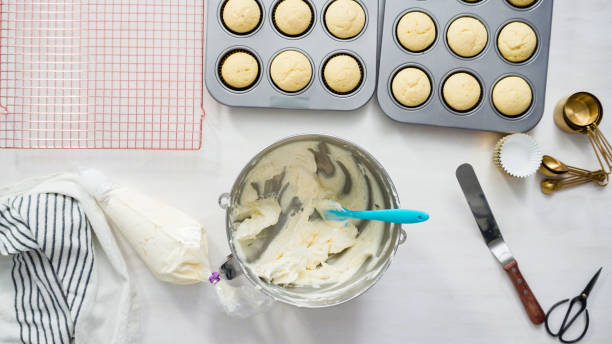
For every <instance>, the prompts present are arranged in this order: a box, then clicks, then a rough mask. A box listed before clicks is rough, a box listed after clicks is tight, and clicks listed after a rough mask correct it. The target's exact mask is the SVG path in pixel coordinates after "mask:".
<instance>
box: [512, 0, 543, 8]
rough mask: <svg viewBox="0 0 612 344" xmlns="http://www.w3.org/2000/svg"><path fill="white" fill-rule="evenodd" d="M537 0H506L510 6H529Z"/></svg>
mask: <svg viewBox="0 0 612 344" xmlns="http://www.w3.org/2000/svg"><path fill="white" fill-rule="evenodd" d="M536 1H537V0H508V2H509V3H510V4H511V5H512V6H516V7H529V6H531V5H533V4H534V3H535V2H536Z"/></svg>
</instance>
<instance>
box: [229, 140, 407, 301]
mask: <svg viewBox="0 0 612 344" xmlns="http://www.w3.org/2000/svg"><path fill="white" fill-rule="evenodd" d="M301 141H315V142H324V143H326V144H330V145H335V146H337V147H340V148H342V149H344V150H346V151H348V152H350V153H351V154H352V155H353V158H354V159H356V161H357V162H358V163H359V164H361V165H362V166H363V167H364V168H366V169H367V170H368V171H369V172H370V174H371V175H372V176H373V179H374V180H373V181H372V182H373V183H377V184H378V186H379V188H380V190H381V192H382V195H383V200H384V204H382V205H381V206H382V207H384V208H399V207H400V203H399V199H398V196H397V192H396V190H395V187H394V186H393V183H392V182H391V178H389V175H388V174H387V172H386V171H385V169H384V168H383V167H382V166H381V165H380V163H378V161H376V159H374V157H372V156H371V155H370V154H369V153H367V152H366V151H365V150H363V149H362V148H360V147H358V146H357V145H355V144H353V143H350V142H348V141H344V140H341V139H339V138H336V137H332V136H324V135H300V136H294V137H289V138H286V139H283V140H281V141H278V142H276V143H274V144H273V145H271V146H269V147H267V148H266V149H264V150H263V151H261V152H260V153H259V154H257V155H256V156H255V157H254V158H253V159H251V161H249V163H248V164H247V165H246V166H245V167H244V168H243V170H242V172H240V174H239V175H238V178H237V179H236V181H235V182H234V185H233V187H232V190H231V193H229V194H223V195H221V197H220V198H219V205H220V206H221V207H222V208H223V209H226V232H227V240H228V243H229V246H230V249H231V252H232V254H231V255H230V256H229V258H228V261H227V262H226V263H225V264H223V266H222V267H221V272H222V274H224V275H225V277H226V278H227V279H233V278H235V277H236V276H238V275H240V274H244V275H245V276H246V278H247V280H248V281H249V282H250V283H251V284H253V286H255V288H257V289H259V290H261V291H262V292H264V293H265V294H267V295H268V296H270V297H271V298H273V299H274V300H276V301H279V302H283V303H286V304H290V305H294V306H298V307H308V308H320V307H330V306H334V305H338V304H341V303H344V302H347V301H349V300H351V299H353V298H355V297H357V296H359V295H361V294H363V293H364V292H365V291H366V290H368V289H369V288H371V287H372V286H373V285H374V284H376V282H377V281H378V280H379V279H380V278H381V277H382V275H383V273H384V272H385V271H386V269H387V268H388V267H389V265H390V264H391V260H392V259H393V256H394V255H395V252H396V250H397V247H398V246H399V245H400V244H402V243H403V242H404V241H405V239H406V233H405V231H404V230H403V229H402V228H401V226H400V225H398V224H390V223H386V224H385V229H384V230H385V234H384V238H383V240H382V243H381V246H380V248H379V252H378V257H379V259H378V261H377V263H376V264H374V266H372V267H369V268H368V269H367V270H366V269H365V266H366V264H364V265H363V266H362V268H361V269H360V270H359V271H358V272H357V273H356V274H355V275H354V276H353V277H352V278H351V279H350V280H348V281H346V282H345V283H342V284H341V285H339V286H334V287H333V288H313V287H283V286H278V285H274V284H271V283H268V282H266V281H264V280H262V279H260V278H259V277H258V276H256V275H255V274H253V273H252V272H251V271H250V270H249V269H248V268H247V267H246V266H245V264H244V263H243V262H242V261H241V260H240V259H239V258H238V257H239V256H238V255H237V254H236V248H235V246H234V241H233V238H232V235H233V231H234V229H233V227H232V223H231V214H232V210H233V208H234V206H235V205H236V203H237V200H239V199H240V195H241V193H242V190H243V189H244V187H245V180H246V178H247V176H248V174H249V172H250V171H251V170H252V169H253V167H254V166H256V165H257V163H258V162H259V161H260V160H261V159H262V158H263V157H264V156H266V154H268V153H269V152H271V151H273V150H275V149H276V148H279V147H282V146H285V145H288V144H291V143H295V142H301ZM322 290H324V291H322Z"/></svg>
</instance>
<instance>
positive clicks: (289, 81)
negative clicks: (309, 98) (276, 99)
mask: <svg viewBox="0 0 612 344" xmlns="http://www.w3.org/2000/svg"><path fill="white" fill-rule="evenodd" d="M270 77H271V78H272V82H274V84H275V85H276V87H278V88H280V89H281V90H283V91H285V92H298V91H301V90H302V89H304V87H306V86H307V85H308V84H309V83H310V79H312V65H311V64H310V60H309V59H308V58H307V57H306V55H304V54H302V53H301V52H299V51H297V50H285V51H283V52H281V53H280V54H278V55H276V57H274V59H273V60H272V64H270Z"/></svg>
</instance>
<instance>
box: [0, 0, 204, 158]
mask: <svg viewBox="0 0 612 344" xmlns="http://www.w3.org/2000/svg"><path fill="white" fill-rule="evenodd" d="M0 11H1V12H0V20H1V23H0V27H1V30H0V34H1V37H0V147H4V148H92V149H93V148H102V149H159V150H195V149H199V148H200V147H201V144H202V135H201V132H202V118H203V116H204V109H203V107H202V91H203V76H202V74H203V49H204V47H203V31H204V1H203V0H0Z"/></svg>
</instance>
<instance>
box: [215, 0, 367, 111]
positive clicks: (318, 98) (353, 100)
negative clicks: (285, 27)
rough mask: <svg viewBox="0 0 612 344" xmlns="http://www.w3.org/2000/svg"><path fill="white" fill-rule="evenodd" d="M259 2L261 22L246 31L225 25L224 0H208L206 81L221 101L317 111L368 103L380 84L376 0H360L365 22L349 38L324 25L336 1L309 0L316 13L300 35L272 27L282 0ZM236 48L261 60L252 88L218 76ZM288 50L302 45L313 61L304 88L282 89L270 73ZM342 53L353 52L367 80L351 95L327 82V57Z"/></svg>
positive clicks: (301, 50)
mask: <svg viewBox="0 0 612 344" xmlns="http://www.w3.org/2000/svg"><path fill="white" fill-rule="evenodd" d="M256 1H258V3H259V5H260V6H261V8H262V18H261V22H260V24H259V26H258V27H257V28H256V29H255V30H253V31H252V32H251V33H249V34H246V35H238V34H234V33H231V32H229V31H228V30H227V29H226V28H225V26H224V25H223V23H222V19H221V8H222V7H223V4H224V2H225V0H216V1H214V0H211V1H208V9H207V14H206V16H207V18H206V22H207V26H206V61H205V68H206V72H205V80H206V87H207V88H208V91H209V92H210V94H211V95H212V96H213V97H214V98H215V99H216V100H217V101H219V102H221V103H223V104H226V105H230V106H249V107H268V108H284V109H313V110H353V109H356V108H358V107H360V106H362V105H364V104H365V103H367V102H368V100H369V99H370V98H371V97H372V95H373V94H374V90H375V88H376V66H377V51H378V49H375V47H377V40H378V25H379V24H378V21H379V12H378V1H372V0H356V1H357V2H359V3H360V4H361V6H362V7H363V9H364V11H365V14H366V23H365V27H364V29H363V30H362V32H361V33H360V34H359V35H358V36H356V37H354V38H351V39H345V40H343V39H338V38H335V37H333V36H332V35H331V34H330V33H329V32H328V31H327V28H326V27H325V23H324V12H325V9H326V8H327V6H328V5H329V4H330V3H331V2H332V0H328V1H322V0H306V1H307V2H308V3H309V5H310V6H311V8H312V9H313V12H314V13H313V23H312V27H311V28H310V29H309V30H308V31H307V33H305V34H304V35H301V36H299V37H287V36H284V35H283V34H281V33H280V32H279V31H278V30H277V29H276V27H275V26H274V23H273V21H272V17H273V13H272V11H273V9H274V7H275V5H276V3H277V2H278V1H276V0H256ZM234 49H237V50H246V51H249V52H251V53H252V54H253V56H255V57H256V58H257V60H258V62H259V68H260V76H259V80H257V81H256V82H255V84H254V85H253V86H252V87H250V88H249V89H246V90H232V89H230V88H229V87H227V86H226V85H225V84H224V83H223V81H222V80H221V79H220V77H219V67H220V65H219V64H220V63H221V62H222V59H223V57H224V56H225V54H226V53H227V52H229V51H232V50H234ZM284 50H298V51H300V52H302V53H304V54H305V55H306V56H307V57H308V58H309V59H310V61H311V63H312V80H311V82H310V83H309V84H308V86H306V88H304V89H303V90H301V91H298V92H295V93H288V92H284V91H282V90H280V89H278V88H277V87H276V86H275V85H274V83H273V82H272V79H271V78H270V69H269V67H270V64H271V62H272V59H273V58H274V57H275V56H276V55H277V54H278V53H280V52H281V51H284ZM338 53H344V54H348V55H352V56H353V57H355V58H356V59H357V61H358V62H359V63H360V64H361V67H362V72H363V76H362V77H363V79H362V81H361V83H360V85H359V87H358V88H357V89H356V90H355V91H354V92H351V93H350V94H335V93H333V92H332V91H331V90H329V89H328V88H327V87H326V86H325V84H324V81H323V76H322V75H323V66H324V64H325V62H326V61H327V59H328V58H330V57H332V56H334V55H336V54H338Z"/></svg>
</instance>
